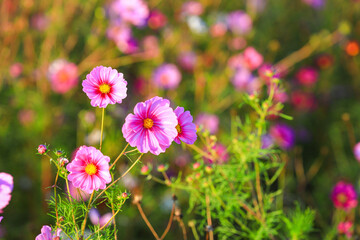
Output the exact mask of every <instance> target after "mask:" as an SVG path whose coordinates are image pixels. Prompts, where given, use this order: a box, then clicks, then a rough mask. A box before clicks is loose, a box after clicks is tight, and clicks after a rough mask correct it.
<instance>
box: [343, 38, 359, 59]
mask: <svg viewBox="0 0 360 240" xmlns="http://www.w3.org/2000/svg"><path fill="white" fill-rule="evenodd" d="M345 51H346V53H347V54H348V55H349V56H352V57H355V56H357V55H358V54H359V52H360V47H359V43H358V42H357V41H349V42H348V43H347V44H346V46H345Z"/></svg>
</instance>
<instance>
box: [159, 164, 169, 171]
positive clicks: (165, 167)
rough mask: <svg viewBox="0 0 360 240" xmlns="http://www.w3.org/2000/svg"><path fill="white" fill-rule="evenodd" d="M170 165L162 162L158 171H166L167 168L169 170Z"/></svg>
mask: <svg viewBox="0 0 360 240" xmlns="http://www.w3.org/2000/svg"><path fill="white" fill-rule="evenodd" d="M168 168H169V166H167V165H164V164H160V165H159V166H158V167H157V170H158V172H165V171H166V170H168Z"/></svg>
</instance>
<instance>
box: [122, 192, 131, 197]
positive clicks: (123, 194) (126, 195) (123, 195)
mask: <svg viewBox="0 0 360 240" xmlns="http://www.w3.org/2000/svg"><path fill="white" fill-rule="evenodd" d="M128 196H129V195H128V194H127V193H126V192H123V193H122V194H121V197H123V198H127V197H128Z"/></svg>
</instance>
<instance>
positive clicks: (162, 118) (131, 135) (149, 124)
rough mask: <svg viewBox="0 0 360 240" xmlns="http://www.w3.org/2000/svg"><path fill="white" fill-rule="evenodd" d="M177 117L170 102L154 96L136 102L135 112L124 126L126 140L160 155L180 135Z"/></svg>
mask: <svg viewBox="0 0 360 240" xmlns="http://www.w3.org/2000/svg"><path fill="white" fill-rule="evenodd" d="M177 124H178V121H177V117H176V115H175V113H174V111H173V110H172V108H171V107H170V102H169V100H167V99H163V98H161V97H153V98H151V99H149V100H147V101H145V102H140V103H138V104H136V106H135V108H134V114H131V113H130V114H129V115H128V116H127V117H126V119H125V123H124V125H123V127H122V132H123V135H124V138H125V139H126V141H127V142H128V143H129V144H130V146H132V147H137V148H138V150H139V151H140V152H142V153H147V152H149V151H150V152H151V153H152V154H155V155H159V154H160V153H162V152H165V150H166V148H168V147H169V146H170V145H171V143H172V141H173V140H174V139H175V137H176V136H177V135H178V132H177V131H176V125H177Z"/></svg>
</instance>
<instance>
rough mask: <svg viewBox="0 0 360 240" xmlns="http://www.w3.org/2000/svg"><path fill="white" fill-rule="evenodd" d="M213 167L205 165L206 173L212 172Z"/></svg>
mask: <svg viewBox="0 0 360 240" xmlns="http://www.w3.org/2000/svg"><path fill="white" fill-rule="evenodd" d="M213 170H214V169H213V168H212V167H211V166H206V167H205V172H206V173H207V174H211V173H212V172H213Z"/></svg>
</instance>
